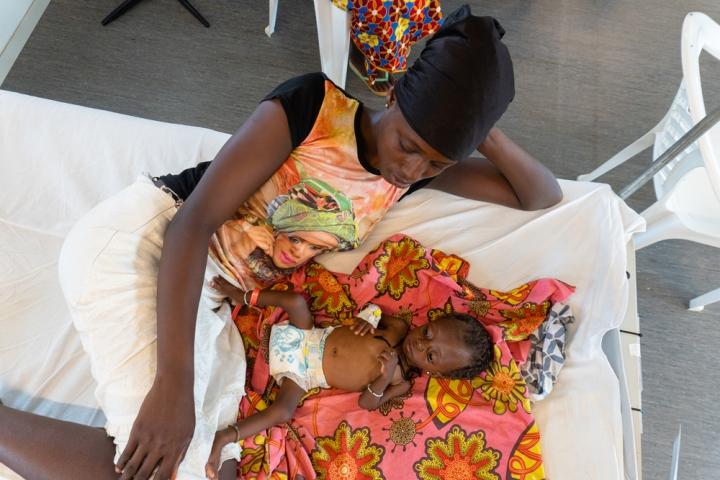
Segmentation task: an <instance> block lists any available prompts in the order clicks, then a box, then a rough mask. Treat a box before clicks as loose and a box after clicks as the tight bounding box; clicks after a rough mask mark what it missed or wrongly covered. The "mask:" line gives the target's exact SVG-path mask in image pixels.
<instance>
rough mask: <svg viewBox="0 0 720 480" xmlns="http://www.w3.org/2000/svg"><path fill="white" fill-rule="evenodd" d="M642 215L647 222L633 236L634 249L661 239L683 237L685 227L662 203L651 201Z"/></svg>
mask: <svg viewBox="0 0 720 480" xmlns="http://www.w3.org/2000/svg"><path fill="white" fill-rule="evenodd" d="M642 216H643V218H644V219H645V221H646V222H647V230H646V231H645V232H643V233H639V234H637V235H635V236H634V237H633V241H634V243H635V250H640V249H641V248H645V247H647V246H648V245H652V244H653V243H656V242H659V241H661V240H669V239H671V238H685V235H684V234H685V232H684V230H686V229H685V228H684V227H683V225H682V224H681V223H680V220H678V218H677V216H676V215H675V214H674V213H673V212H671V211H669V210H667V209H666V208H665V206H664V205H663V204H661V203H659V202H655V203H653V204H652V205H651V206H650V207H648V208H647V209H646V210H645V211H644V212H642Z"/></svg>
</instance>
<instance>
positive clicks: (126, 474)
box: [120, 446, 154, 480]
mask: <svg viewBox="0 0 720 480" xmlns="http://www.w3.org/2000/svg"><path fill="white" fill-rule="evenodd" d="M145 456H146V452H145V449H144V448H143V447H142V446H140V447H139V448H136V449H135V452H134V453H133V455H132V457H130V460H128V462H127V463H126V464H125V467H124V468H123V469H122V475H121V476H120V480H132V479H134V478H135V472H137V471H138V470H140V467H141V466H142V463H143V460H144V459H145ZM153 467H154V465H153Z"/></svg>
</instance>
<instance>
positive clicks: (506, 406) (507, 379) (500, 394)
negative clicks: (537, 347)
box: [473, 345, 530, 415]
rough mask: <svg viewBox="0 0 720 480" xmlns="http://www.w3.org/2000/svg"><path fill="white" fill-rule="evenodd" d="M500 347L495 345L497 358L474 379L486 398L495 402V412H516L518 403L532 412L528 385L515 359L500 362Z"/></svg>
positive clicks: (498, 413) (499, 413) (500, 413)
mask: <svg viewBox="0 0 720 480" xmlns="http://www.w3.org/2000/svg"><path fill="white" fill-rule="evenodd" d="M500 355H501V353H500V349H499V348H498V347H497V345H496V346H495V360H493V361H492V362H491V363H490V367H489V368H488V369H487V370H486V371H485V374H484V376H483V375H482V374H481V376H480V377H477V378H475V379H474V380H473V383H474V384H476V387H477V388H480V390H481V391H482V396H483V398H484V399H485V400H488V401H491V402H493V412H495V414H497V415H502V414H504V413H505V412H506V411H511V412H516V411H517V408H518V404H519V405H520V406H521V407H522V408H523V410H525V411H526V412H527V413H530V401H529V400H528V399H527V398H526V397H525V392H526V390H527V387H526V386H525V381H524V380H523V378H522V376H521V375H520V370H519V369H518V366H517V363H515V360H513V359H510V364H509V365H503V364H502V363H501V362H500Z"/></svg>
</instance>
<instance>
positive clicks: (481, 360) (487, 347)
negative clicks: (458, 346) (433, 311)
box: [444, 312, 493, 379]
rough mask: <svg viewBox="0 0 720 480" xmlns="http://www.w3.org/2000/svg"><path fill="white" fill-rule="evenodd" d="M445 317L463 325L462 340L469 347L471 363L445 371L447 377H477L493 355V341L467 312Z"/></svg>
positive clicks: (480, 324)
mask: <svg viewBox="0 0 720 480" xmlns="http://www.w3.org/2000/svg"><path fill="white" fill-rule="evenodd" d="M445 318H450V319H453V320H457V321H459V322H461V323H462V324H464V325H465V327H464V328H465V331H464V332H463V333H464V334H463V341H464V342H465V344H466V345H467V347H468V349H470V354H471V355H472V363H471V364H470V365H468V366H467V367H462V368H458V369H455V370H453V371H451V372H448V373H446V374H445V375H444V376H446V377H448V378H462V379H470V378H475V377H477V376H478V375H479V374H480V372H482V371H484V370H485V369H487V368H488V366H489V365H490V361H491V360H492V357H493V343H492V340H491V339H490V335H489V334H488V333H487V330H485V327H484V326H483V325H482V323H480V322H479V321H478V320H477V319H476V318H475V317H473V316H471V315H468V314H467V313H457V312H455V313H450V314H448V315H445Z"/></svg>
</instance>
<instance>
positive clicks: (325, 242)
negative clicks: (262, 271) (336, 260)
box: [272, 231, 338, 268]
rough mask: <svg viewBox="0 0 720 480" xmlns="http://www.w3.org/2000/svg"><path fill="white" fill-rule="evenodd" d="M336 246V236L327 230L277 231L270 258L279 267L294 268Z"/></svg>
mask: <svg viewBox="0 0 720 480" xmlns="http://www.w3.org/2000/svg"><path fill="white" fill-rule="evenodd" d="M337 246H338V240H337V238H336V237H335V236H334V235H332V234H330V233H327V232H320V231H317V232H302V231H299V232H292V233H279V234H277V236H276V237H275V244H274V246H273V254H272V260H273V263H274V264H275V266H277V267H279V268H295V267H299V266H300V265H303V264H304V263H306V262H308V261H309V260H310V259H312V258H313V257H315V256H316V255H320V254H321V253H323V252H327V251H330V250H333V249H335V248H337Z"/></svg>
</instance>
